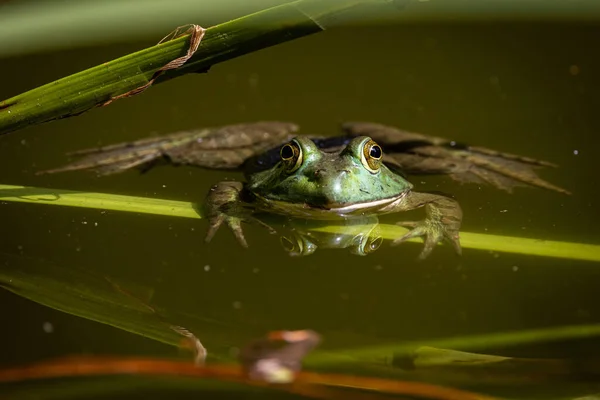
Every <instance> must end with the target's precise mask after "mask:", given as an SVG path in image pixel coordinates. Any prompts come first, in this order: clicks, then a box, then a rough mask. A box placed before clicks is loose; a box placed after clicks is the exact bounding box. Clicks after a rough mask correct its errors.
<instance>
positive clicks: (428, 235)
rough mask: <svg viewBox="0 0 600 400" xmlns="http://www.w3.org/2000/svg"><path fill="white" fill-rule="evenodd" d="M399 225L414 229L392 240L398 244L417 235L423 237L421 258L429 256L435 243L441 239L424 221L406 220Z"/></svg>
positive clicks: (394, 244)
mask: <svg viewBox="0 0 600 400" xmlns="http://www.w3.org/2000/svg"><path fill="white" fill-rule="evenodd" d="M398 225H401V226H404V227H407V228H412V229H411V230H410V231H408V232H406V233H405V234H404V235H402V236H401V237H399V238H398V239H395V240H394V241H393V242H392V245H393V246H396V245H398V244H400V243H403V242H406V241H407V240H410V239H413V238H416V237H423V241H424V247H423V250H422V251H421V254H419V259H421V260H422V259H425V258H427V257H428V256H429V254H431V252H432V251H433V249H434V247H435V245H436V244H437V242H438V241H439V237H438V235H435V234H432V232H431V229H428V228H429V227H428V226H427V225H425V224H423V223H419V222H414V221H406V222H399V223H398Z"/></svg>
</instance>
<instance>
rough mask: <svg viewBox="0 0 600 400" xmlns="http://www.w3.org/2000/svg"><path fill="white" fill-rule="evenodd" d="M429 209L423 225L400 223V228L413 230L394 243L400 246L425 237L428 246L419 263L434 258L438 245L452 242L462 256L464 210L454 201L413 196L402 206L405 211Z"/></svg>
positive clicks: (423, 251)
mask: <svg viewBox="0 0 600 400" xmlns="http://www.w3.org/2000/svg"><path fill="white" fill-rule="evenodd" d="M423 206H425V213H426V215H427V216H426V218H425V219H424V220H422V221H406V222H399V223H398V225H401V226H405V227H407V228H412V229H411V230H410V231H408V232H407V233H406V234H405V235H403V236H402V237H399V238H398V239H396V240H394V241H393V242H392V245H397V244H400V243H402V242H405V241H407V240H409V239H412V238H415V237H423V241H424V243H425V245H424V247H423V250H422V251H421V254H419V259H425V258H427V257H428V256H429V254H431V251H432V250H433V248H434V247H435V245H436V244H438V243H440V242H448V243H450V244H451V245H452V247H454V251H455V252H456V253H457V254H459V255H460V254H462V249H461V247H460V235H459V231H460V224H461V222H462V210H461V208H460V205H459V204H458V203H457V202H456V201H455V200H453V199H451V198H449V197H445V196H441V195H437V194H431V193H418V192H410V193H409V194H408V195H407V196H406V198H405V201H404V202H403V204H402V207H403V209H404V210H412V209H415V208H419V207H423Z"/></svg>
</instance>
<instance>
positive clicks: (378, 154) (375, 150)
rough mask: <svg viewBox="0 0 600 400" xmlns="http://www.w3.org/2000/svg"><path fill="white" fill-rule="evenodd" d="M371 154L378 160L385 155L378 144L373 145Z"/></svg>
mask: <svg viewBox="0 0 600 400" xmlns="http://www.w3.org/2000/svg"><path fill="white" fill-rule="evenodd" d="M369 155H370V156H371V157H373V158H375V159H377V160H379V159H380V158H381V156H382V155H383V151H382V150H381V147H379V146H378V145H373V146H371V150H370V151H369Z"/></svg>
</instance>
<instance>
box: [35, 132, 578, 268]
mask: <svg viewBox="0 0 600 400" xmlns="http://www.w3.org/2000/svg"><path fill="white" fill-rule="evenodd" d="M298 130H299V127H298V126H297V125H296V124H293V123H287V122H278V121H267V122H255V123H246V124H236V125H228V126H224V127H217V128H207V129H199V130H193V131H184V132H176V133H172V134H170V135H165V136H161V137H155V138H149V139H143V140H140V141H137V142H133V143H125V144H117V145H112V146H107V147H102V148H96V149H90V150H84V151H80V152H78V153H75V154H77V155H81V156H84V157H83V158H82V159H80V160H78V161H76V162H74V163H72V164H70V165H67V166H65V167H62V168H59V169H55V170H50V171H46V172H59V171H69V170H80V169H92V170H95V171H97V172H98V174H100V175H106V174H112V173H116V172H122V171H125V170H128V169H131V168H134V167H137V168H141V169H142V170H144V171H147V170H148V169H150V168H151V167H153V166H155V165H157V164H160V163H168V164H174V165H194V166H199V167H204V168H216V169H241V170H242V171H243V172H244V173H245V178H246V179H245V182H237V181H223V182H219V183H217V184H216V185H214V186H213V187H212V188H211V189H210V192H209V193H208V196H207V198H206V202H205V209H206V215H207V218H208V221H209V229H208V233H207V236H206V241H210V240H211V239H212V238H213V236H214V234H215V232H216V231H217V230H218V229H219V227H220V226H221V225H222V224H223V223H225V224H226V225H228V226H229V228H230V229H231V230H232V231H233V233H234V235H235V237H236V238H237V240H238V241H239V243H240V244H241V245H242V246H244V247H247V242H246V239H245V237H244V234H243V231H242V224H241V223H242V222H243V221H245V222H256V223H259V224H261V225H264V226H265V227H266V228H268V229H269V230H271V231H273V229H272V228H271V227H270V226H267V225H266V224H264V223H263V222H261V221H260V220H259V219H258V218H256V215H257V214H259V213H274V214H279V215H284V216H289V217H292V218H305V219H317V220H340V219H349V218H354V217H365V216H377V215H381V214H389V213H397V212H402V211H408V210H414V209H418V208H424V210H425V219H423V220H421V221H406V222H400V223H399V224H400V225H403V226H405V227H408V228H410V229H409V231H408V232H407V233H406V234H404V235H403V236H401V237H399V238H397V239H396V240H394V242H393V243H394V244H398V243H401V242H404V241H406V240H408V239H410V238H414V237H421V238H423V241H424V247H423V250H422V251H421V253H420V255H419V258H421V259H423V258H426V257H427V256H428V255H429V254H430V253H431V251H432V250H433V248H434V247H435V246H436V244H438V243H440V242H446V243H448V244H450V245H451V246H452V247H453V249H454V251H455V252H456V253H458V254H460V253H461V247H460V239H459V230H460V226H461V221H462V210H461V207H460V206H459V204H458V203H457V201H456V200H454V199H453V198H451V197H449V196H446V195H441V194H434V193H425V192H418V191H414V190H413V185H412V184H411V183H410V182H409V181H408V180H407V179H406V175H405V174H413V175H414V174H446V175H449V176H450V177H452V178H453V179H455V180H457V181H460V182H476V183H480V184H481V183H489V184H491V185H493V186H496V187H498V188H500V189H504V190H507V191H511V190H512V188H513V187H515V186H519V185H523V184H525V185H532V186H538V187H542V188H545V189H549V190H554V191H557V192H562V193H568V192H567V191H566V190H564V189H562V188H560V187H558V186H555V185H553V184H551V183H548V182H546V181H544V180H542V179H541V178H539V177H538V176H537V174H536V173H535V172H534V169H535V168H538V167H542V166H552V164H550V163H547V162H545V161H540V160H535V159H532V158H528V157H522V156H517V155H513V154H508V153H501V152H497V151H494V150H490V149H487V148H484V147H474V146H467V145H461V144H458V143H456V142H454V141H450V140H447V139H444V138H440V137H435V136H429V135H424V134H420V133H415V132H409V131H404V130H401V129H397V128H394V127H391V126H386V125H381V124H375V123H368V122H350V123H346V124H344V125H343V126H342V130H343V134H342V135H340V136H334V137H326V136H319V135H299V134H298V133H297V131H298Z"/></svg>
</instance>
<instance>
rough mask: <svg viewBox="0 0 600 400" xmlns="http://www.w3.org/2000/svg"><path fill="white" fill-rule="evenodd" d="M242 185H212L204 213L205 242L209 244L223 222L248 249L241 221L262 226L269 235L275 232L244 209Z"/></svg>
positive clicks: (236, 183)
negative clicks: (205, 213)
mask: <svg viewBox="0 0 600 400" xmlns="http://www.w3.org/2000/svg"><path fill="white" fill-rule="evenodd" d="M242 190H243V184H242V183H241V182H232V181H223V182H219V183H217V184H216V185H214V186H213V187H212V188H211V189H210V192H209V193H208V196H207V198H206V212H207V218H208V223H209V227H208V232H207V233H206V238H205V239H204V240H205V242H207V243H208V242H210V241H211V240H212V238H213V237H214V236H215V233H216V232H217V230H218V229H219V227H220V226H221V225H222V224H223V222H225V223H226V224H227V226H229V229H231V231H232V232H233V234H234V235H235V237H236V239H237V241H238V242H239V243H240V244H241V245H242V246H243V247H248V242H247V241H246V237H245V236H244V232H243V230H242V221H245V222H255V223H258V224H259V225H262V226H263V227H265V228H266V229H267V230H269V232H270V233H276V231H275V230H274V229H273V228H271V227H270V226H269V225H267V224H265V223H264V222H262V221H260V220H259V219H257V218H255V217H254V216H252V212H251V211H250V210H247V209H245V208H244V202H243V200H242V198H241V193H242Z"/></svg>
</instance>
